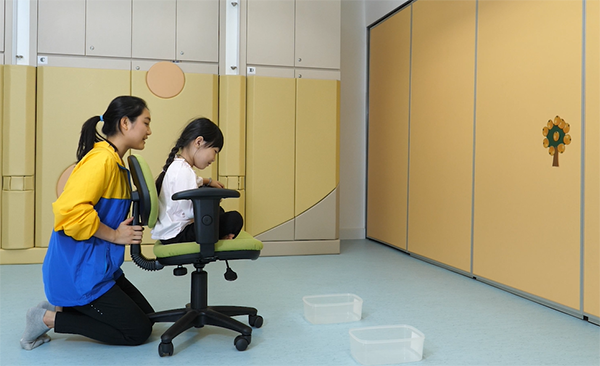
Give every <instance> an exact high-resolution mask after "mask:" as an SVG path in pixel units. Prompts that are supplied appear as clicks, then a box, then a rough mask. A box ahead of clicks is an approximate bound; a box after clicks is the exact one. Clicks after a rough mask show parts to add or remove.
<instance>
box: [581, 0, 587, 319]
mask: <svg viewBox="0 0 600 366" xmlns="http://www.w3.org/2000/svg"><path fill="white" fill-rule="evenodd" d="M586 2H587V0H583V1H582V2H581V3H582V4H581V10H582V21H581V34H582V36H581V178H580V179H581V188H580V189H581V191H580V193H579V194H580V202H581V204H580V205H579V209H580V213H579V214H580V217H581V219H580V220H579V222H580V233H579V240H580V249H579V258H580V264H579V278H580V281H579V310H580V311H581V314H582V316H583V313H584V312H583V299H584V290H585V288H584V282H585V268H584V266H585V137H586V135H585V132H586V131H585V76H586V74H585V56H586V48H585V46H586V34H585V28H586Z"/></svg>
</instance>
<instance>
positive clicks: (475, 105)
mask: <svg viewBox="0 0 600 366" xmlns="http://www.w3.org/2000/svg"><path fill="white" fill-rule="evenodd" d="M478 33H479V0H476V1H475V74H474V77H473V168H472V171H471V175H472V176H471V184H472V186H471V276H472V275H473V253H474V250H475V241H474V234H475V153H476V151H477V149H476V144H477V43H478V38H477V36H478Z"/></svg>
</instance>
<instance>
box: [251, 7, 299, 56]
mask: <svg viewBox="0 0 600 366" xmlns="http://www.w3.org/2000/svg"><path fill="white" fill-rule="evenodd" d="M294 18H295V17H294V0H248V10H247V26H246V32H247V34H246V37H247V46H246V47H247V50H246V52H247V53H246V62H247V64H248V65H272V66H291V67H293V66H294V22H295V20H294Z"/></svg>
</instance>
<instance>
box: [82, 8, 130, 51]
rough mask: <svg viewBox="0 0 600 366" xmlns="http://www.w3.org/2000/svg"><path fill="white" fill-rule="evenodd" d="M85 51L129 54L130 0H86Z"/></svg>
mask: <svg viewBox="0 0 600 366" xmlns="http://www.w3.org/2000/svg"><path fill="white" fill-rule="evenodd" d="M86 19H87V20H86V25H85V29H86V32H85V53H86V55H90V56H114V57H131V0H111V1H106V0H87V7H86Z"/></svg>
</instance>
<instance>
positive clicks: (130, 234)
mask: <svg viewBox="0 0 600 366" xmlns="http://www.w3.org/2000/svg"><path fill="white" fill-rule="evenodd" d="M132 221H133V217H130V218H128V219H127V220H125V221H123V222H122V223H120V224H119V227H118V228H117V230H115V239H114V240H113V241H112V242H113V243H115V244H123V245H127V244H141V243H142V234H143V233H144V227H143V226H139V225H135V226H133V225H131V222H132Z"/></svg>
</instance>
